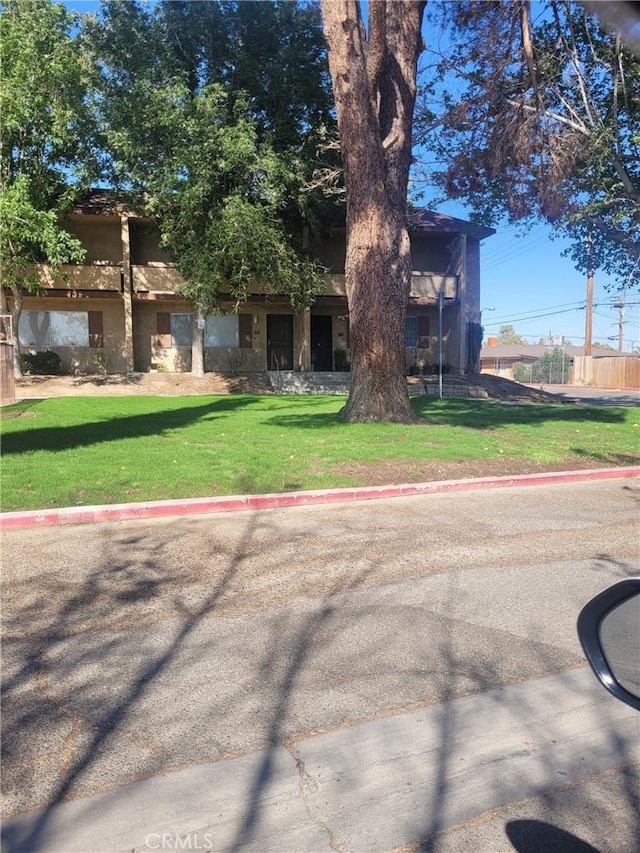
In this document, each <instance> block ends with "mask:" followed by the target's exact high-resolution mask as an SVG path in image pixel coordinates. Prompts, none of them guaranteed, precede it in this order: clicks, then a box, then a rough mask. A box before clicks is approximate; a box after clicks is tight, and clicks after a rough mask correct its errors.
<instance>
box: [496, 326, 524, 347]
mask: <svg viewBox="0 0 640 853" xmlns="http://www.w3.org/2000/svg"><path fill="white" fill-rule="evenodd" d="M498 340H499V341H500V343H501V344H511V345H518V344H525V343H526V341H525V339H524V338H523V337H521V336H520V335H519V334H518V333H517V332H516V330H515V329H514V327H513V326H512V325H510V324H507V325H504V326H500V331H499V332H498Z"/></svg>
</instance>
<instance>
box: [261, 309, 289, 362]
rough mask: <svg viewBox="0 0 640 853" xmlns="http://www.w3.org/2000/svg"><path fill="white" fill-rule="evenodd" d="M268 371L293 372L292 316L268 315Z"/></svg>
mask: <svg viewBox="0 0 640 853" xmlns="http://www.w3.org/2000/svg"><path fill="white" fill-rule="evenodd" d="M267 370H293V315H292V314H267Z"/></svg>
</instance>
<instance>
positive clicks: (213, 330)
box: [204, 314, 240, 347]
mask: <svg viewBox="0 0 640 853" xmlns="http://www.w3.org/2000/svg"><path fill="white" fill-rule="evenodd" d="M239 338H240V336H239V331H238V315H237V314H225V315H223V316H220V317H217V316H215V317H214V316H212V315H209V316H208V317H207V325H206V327H205V333H204V345H205V346H206V347H237V346H238V345H239V342H240V340H239Z"/></svg>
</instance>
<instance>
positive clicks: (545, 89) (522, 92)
mask: <svg viewBox="0 0 640 853" xmlns="http://www.w3.org/2000/svg"><path fill="white" fill-rule="evenodd" d="M434 6H435V4H434ZM436 8H438V7H437V6H436ZM441 10H442V12H441V13H442V16H443V19H444V20H445V23H446V24H447V25H450V27H451V29H450V34H451V38H452V42H451V45H450V46H449V47H450V50H449V49H448V52H447V55H446V56H444V57H442V58H441V59H440V60H439V62H438V65H437V73H436V74H435V75H433V77H432V80H431V83H430V86H429V87H427V89H425V94H424V98H425V104H424V109H423V111H422V118H420V117H419V118H418V122H417V123H418V128H419V130H418V133H419V135H420V133H422V141H427V142H428V143H429V144H430V145H432V146H433V147H434V148H435V149H436V151H437V153H438V155H439V156H440V157H441V159H442V162H443V167H444V168H442V169H441V171H440V172H439V173H438V174H437V175H436V180H437V182H438V183H439V184H440V186H442V187H443V189H444V190H445V192H446V193H447V195H448V196H449V197H452V198H459V199H462V200H464V201H466V202H467V203H468V204H470V205H471V207H472V209H473V211H474V214H475V215H476V216H479V217H480V218H481V219H482V220H483V221H485V222H486V223H487V224H490V223H492V222H493V223H494V224H495V223H496V222H497V221H499V220H500V219H501V218H503V217H505V218H507V219H509V220H510V221H512V222H520V223H522V224H523V225H524V227H525V228H526V227H527V225H529V224H531V223H533V222H534V221H535V220H540V219H544V220H546V221H548V222H550V223H551V224H552V225H553V226H554V228H555V229H556V230H557V231H558V232H559V233H562V234H566V235H568V236H569V237H570V238H571V240H572V244H573V245H572V249H571V251H570V254H571V256H572V257H573V259H574V261H575V263H576V265H577V267H578V269H580V270H582V271H586V270H587V269H588V268H590V267H591V266H596V267H599V268H601V269H604V270H606V271H607V272H608V273H610V274H611V275H614V276H616V277H617V278H618V280H619V282H620V284H621V285H624V284H627V283H629V282H630V280H631V279H632V278H633V277H634V276H637V272H638V258H639V257H640V255H639V251H640V250H639V249H638V246H640V147H639V146H640V61H639V60H638V58H637V57H635V56H633V55H632V54H631V52H630V51H629V50H627V49H626V48H625V46H624V44H623V43H621V41H620V40H619V39H617V38H616V37H615V36H613V35H611V34H609V33H607V32H606V31H604V30H603V29H601V27H600V26H599V23H598V19H597V18H596V17H595V16H593V15H591V14H588V13H586V12H585V10H584V8H583V7H582V5H581V4H578V3H571V2H565V0H549V2H545V3H540V4H538V8H537V10H536V12H535V15H531V12H530V9H529V6H528V4H514V3H494V4H477V3H469V2H460V3H457V4H455V8H453V7H452V4H445V5H444V6H441ZM450 75H454V76H455V77H456V78H457V84H456V85H454V86H451V83H450V81H451V76H450ZM439 80H444V81H445V82H444V83H443V84H442V85H443V86H444V85H446V86H447V87H448V91H447V92H443V93H440V91H439V86H440V83H439V82H438V81H439ZM438 101H440V104H439V105H438V107H437V108H436V109H434V102H435V103H437V102H438ZM436 116H437V118H436ZM589 235H591V236H592V238H593V239H592V241H590V242H589V243H587V241H586V240H585V238H586V237H588V236H589Z"/></svg>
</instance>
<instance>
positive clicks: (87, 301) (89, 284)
mask: <svg viewBox="0 0 640 853" xmlns="http://www.w3.org/2000/svg"><path fill="white" fill-rule="evenodd" d="M65 227H66V228H68V230H69V231H71V232H72V233H73V234H75V235H76V236H77V237H78V238H79V239H80V240H81V241H82V243H83V245H84V246H85V248H86V250H87V256H86V259H85V262H84V263H83V264H81V265H70V266H66V267H64V268H63V270H62V272H61V275H58V276H56V277H53V276H52V274H51V270H50V269H49V268H47V267H46V266H43V267H42V268H41V279H42V284H43V288H44V290H43V295H40V296H27V297H25V299H24V310H23V313H22V317H21V320H20V324H19V336H20V343H21V347H22V349H23V351H25V350H38V349H51V350H54V351H55V352H57V353H59V355H60V356H61V358H62V362H63V366H64V369H65V370H67V371H79V372H88V373H91V372H95V369H96V364H97V363H98V359H96V356H99V360H100V362H101V363H102V364H106V370H107V372H108V373H127V372H144V371H149V370H166V371H171V372H174V371H175V372H181V371H189V370H190V369H191V325H192V324H191V314H192V310H193V307H192V305H191V304H190V303H189V302H188V301H186V300H185V299H184V297H183V296H182V295H181V293H180V286H181V279H180V276H179V274H178V272H177V269H176V266H175V264H174V263H172V261H171V259H170V258H169V257H168V256H167V255H166V253H165V252H164V251H163V250H162V248H161V247H160V243H159V240H158V235H157V231H156V230H155V228H154V226H153V223H152V222H150V221H149V220H147V219H145V218H144V217H142V216H140V215H138V214H137V213H136V212H135V211H134V210H132V209H130V208H128V207H127V206H126V205H124V204H121V203H119V202H118V201H116V200H114V199H113V198H112V197H110V196H108V195H107V194H105V193H103V192H94V193H92V195H91V197H90V198H89V199H88V200H87V201H86V202H85V203H84V204H81V205H79V206H78V207H77V208H75V209H74V210H73V212H72V213H71V214H70V215H69V217H68V218H67V220H66V221H65ZM493 233H494V232H493V230H492V229H490V228H483V227H480V226H477V225H473V224H471V223H469V222H465V221H462V220H459V219H454V218H452V217H449V216H444V215H441V214H438V213H434V212H431V211H420V212H417V213H416V214H414V215H413V217H412V224H411V244H412V259H413V267H414V272H413V281H412V287H411V296H410V299H409V305H408V312H407V324H406V359H407V370H408V372H414V371H417V372H422V371H424V372H427V371H429V369H430V368H431V367H432V366H433V365H435V364H436V363H437V360H438V350H439V312H438V298H439V294H441V293H442V294H443V310H442V345H443V355H444V361H445V362H446V364H447V365H448V367H449V368H450V369H451V370H452V371H454V372H465V369H466V368H467V366H468V340H467V329H468V326H469V323H474V322H477V321H478V319H479V313H480V241H481V240H482V239H484V238H485V237H488V236H490V235H491V234H493ZM344 259H345V231H344V229H341V228H336V229H334V230H332V231H330V232H328V235H327V237H326V238H325V240H324V242H323V244H322V245H321V248H320V260H321V261H322V263H323V264H324V265H325V266H326V267H327V269H328V270H329V274H328V276H327V286H326V290H325V292H324V293H323V294H322V295H321V296H318V297H317V299H316V300H315V302H314V304H313V306H312V307H311V308H310V309H307V310H304V311H301V312H298V313H294V311H293V310H292V308H291V306H290V304H289V302H288V301H287V300H286V297H282V296H277V295H274V294H272V293H269V292H267V288H265V292H255V293H252V294H251V296H250V298H249V300H248V301H247V302H246V303H245V304H243V305H242V306H240V310H239V312H238V313H228V314H223V315H221V316H209V317H207V319H206V326H205V368H206V369H207V370H212V371H213V370H216V371H223V372H249V371H259V370H277V369H281V370H291V369H293V370H316V371H320V370H334V369H339V368H341V367H342V366H343V364H344V362H345V361H346V360H348V352H349V323H348V308H347V300H346V294H345V276H344ZM222 305H223V308H226V309H227V310H228V311H229V312H231V311H232V309H233V304H232V303H231V302H229V303H228V304H225V303H224V300H223V302H222Z"/></svg>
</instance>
